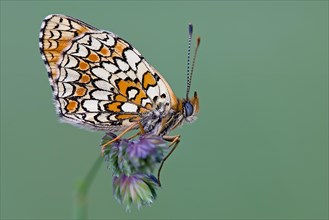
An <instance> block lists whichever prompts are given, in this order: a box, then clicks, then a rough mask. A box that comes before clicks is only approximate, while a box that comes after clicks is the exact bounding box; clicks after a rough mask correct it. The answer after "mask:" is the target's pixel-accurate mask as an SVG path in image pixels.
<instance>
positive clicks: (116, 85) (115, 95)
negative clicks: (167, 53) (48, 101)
mask: <svg viewBox="0 0 329 220" xmlns="http://www.w3.org/2000/svg"><path fill="white" fill-rule="evenodd" d="M40 50H41V54H42V55H43V59H44V61H45V64H46V66H47V69H48V72H49V79H50V84H51V85H52V88H53V94H54V99H55V103H56V106H57V111H58V113H59V115H60V116H61V118H62V119H64V120H66V121H68V122H71V123H73V124H80V125H82V126H84V127H89V128H94V129H99V130H110V131H119V130H122V129H124V128H125V127H127V126H129V125H131V123H133V122H134V121H138V120H140V118H141V117H143V115H144V114H146V113H147V112H149V111H152V110H154V109H155V108H156V107H157V106H158V105H161V104H164V105H166V106H168V108H169V106H170V91H171V89H170V88H169V86H168V85H167V83H166V82H165V81H164V79H162V78H161V76H159V75H158V74H157V73H156V71H155V70H154V69H153V68H152V67H150V65H149V64H148V63H147V62H146V61H145V59H144V58H143V57H142V56H141V54H140V53H139V52H138V51H137V50H136V49H135V48H133V47H132V46H131V45H130V44H129V43H128V42H126V41H124V40H123V39H121V38H119V37H118V36H116V35H115V34H113V33H111V32H108V31H102V30H98V29H96V28H94V27H92V26H90V25H88V24H85V23H84V22H81V21H79V20H77V19H74V18H71V17H67V16H63V15H51V16H48V17H47V18H46V19H45V20H44V23H43V25H42V28H41V32H40Z"/></svg>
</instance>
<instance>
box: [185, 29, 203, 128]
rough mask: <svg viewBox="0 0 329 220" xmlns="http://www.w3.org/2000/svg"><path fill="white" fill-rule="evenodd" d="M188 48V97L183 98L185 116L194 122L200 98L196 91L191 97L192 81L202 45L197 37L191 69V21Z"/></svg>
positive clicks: (188, 120)
mask: <svg viewBox="0 0 329 220" xmlns="http://www.w3.org/2000/svg"><path fill="white" fill-rule="evenodd" d="M188 28H189V29H188V49H187V80H186V82H187V87H186V98H185V99H184V100H183V103H182V104H183V106H182V107H183V108H182V109H183V116H184V119H185V121H187V122H192V121H194V120H195V119H196V114H197V113H198V112H199V98H198V95H197V93H196V92H194V96H193V97H192V98H189V93H190V88H191V82H192V74H193V70H194V64H195V59H196V55H197V52H198V49H199V45H200V37H197V44H196V48H195V51H194V57H193V61H192V67H191V70H190V54H191V40H192V33H193V26H192V24H191V23H190V24H189V27H188Z"/></svg>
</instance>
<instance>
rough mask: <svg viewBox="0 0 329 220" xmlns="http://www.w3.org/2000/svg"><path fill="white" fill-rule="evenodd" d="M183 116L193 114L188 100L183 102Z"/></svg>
mask: <svg viewBox="0 0 329 220" xmlns="http://www.w3.org/2000/svg"><path fill="white" fill-rule="evenodd" d="M184 110H185V111H184V113H185V117H189V116H191V115H192V114H193V105H192V104H191V103H190V102H185V103H184Z"/></svg>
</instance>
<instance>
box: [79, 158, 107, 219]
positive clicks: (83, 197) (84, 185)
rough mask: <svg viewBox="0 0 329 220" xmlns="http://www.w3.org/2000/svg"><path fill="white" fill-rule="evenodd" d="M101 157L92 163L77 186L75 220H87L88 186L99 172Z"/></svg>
mask: <svg viewBox="0 0 329 220" xmlns="http://www.w3.org/2000/svg"><path fill="white" fill-rule="evenodd" d="M103 159H104V158H103V156H102V155H100V156H99V157H98V158H97V159H96V160H95V162H94V163H93V165H92V167H91V168H90V170H89V171H88V173H87V175H86V176H85V178H84V179H83V181H82V182H81V183H80V184H79V187H78V189H77V194H76V199H75V206H76V213H75V215H76V216H75V219H87V218H88V215H87V208H88V201H87V200H88V199H87V194H88V191H89V189H90V186H91V184H92V182H93V180H94V179H95V176H96V173H97V171H98V170H99V168H100V166H101V164H102V162H103Z"/></svg>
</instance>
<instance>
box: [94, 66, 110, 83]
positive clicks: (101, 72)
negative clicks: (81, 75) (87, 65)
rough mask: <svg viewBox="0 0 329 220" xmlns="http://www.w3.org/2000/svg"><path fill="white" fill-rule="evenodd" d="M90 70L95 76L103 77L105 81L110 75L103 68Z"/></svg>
mask: <svg viewBox="0 0 329 220" xmlns="http://www.w3.org/2000/svg"><path fill="white" fill-rule="evenodd" d="M91 72H92V73H93V74H95V76H97V77H99V78H101V79H104V80H105V81H108V79H109V77H110V76H111V74H110V73H109V72H107V71H106V70H105V69H103V68H101V67H96V68H93V69H92V70H91Z"/></svg>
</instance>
